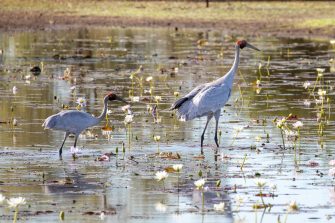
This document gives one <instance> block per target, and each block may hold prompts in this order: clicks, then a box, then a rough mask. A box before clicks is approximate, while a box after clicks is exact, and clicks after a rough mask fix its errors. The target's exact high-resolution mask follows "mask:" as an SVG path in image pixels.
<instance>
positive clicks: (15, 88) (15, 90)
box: [13, 86, 18, 94]
mask: <svg viewBox="0 0 335 223" xmlns="http://www.w3.org/2000/svg"><path fill="white" fill-rule="evenodd" d="M17 89H18V88H17V87H16V86H14V87H13V94H17Z"/></svg>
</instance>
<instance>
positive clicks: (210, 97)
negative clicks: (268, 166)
mask: <svg viewBox="0 0 335 223" xmlns="http://www.w3.org/2000/svg"><path fill="white" fill-rule="evenodd" d="M245 47H248V48H251V49H254V50H257V51H259V49H257V48H256V47H254V46H252V45H251V44H249V43H247V41H245V40H239V41H237V42H236V45H235V60H234V63H233V66H232V67H231V69H230V70H229V71H228V73H227V74H226V75H224V76H223V77H221V78H219V79H217V80H215V81H212V82H210V83H205V84H201V85H199V86H197V87H196V88H194V89H193V90H192V91H191V92H189V93H188V94H186V95H185V96H184V97H182V98H180V99H178V100H177V101H176V102H174V103H173V104H172V106H171V108H170V109H171V110H177V116H178V118H179V119H180V120H181V121H188V120H192V119H194V118H199V117H203V116H207V122H206V125H205V128H204V131H203V132H202V135H201V153H203V150H202V147H203V142H204V135H205V132H206V129H207V125H208V123H209V121H210V120H211V119H212V118H213V117H214V118H215V122H216V125H215V136H214V140H215V144H216V146H217V147H219V143H218V137H217V131H218V124H219V118H220V113H221V108H222V107H223V106H225V104H226V103H227V101H228V100H229V98H230V95H231V90H232V86H233V82H234V76H235V74H236V72H237V68H238V64H239V62H240V50H241V49H243V48H245Z"/></svg>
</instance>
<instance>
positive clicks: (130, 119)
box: [124, 115, 134, 125]
mask: <svg viewBox="0 0 335 223" xmlns="http://www.w3.org/2000/svg"><path fill="white" fill-rule="evenodd" d="M133 117H134V116H133V115H126V117H125V118H124V124H126V125H128V124H130V123H132V122H133Z"/></svg>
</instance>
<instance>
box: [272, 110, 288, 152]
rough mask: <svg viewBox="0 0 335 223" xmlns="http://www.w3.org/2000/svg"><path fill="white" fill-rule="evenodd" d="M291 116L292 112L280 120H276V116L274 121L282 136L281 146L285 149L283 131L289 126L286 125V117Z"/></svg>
mask: <svg viewBox="0 0 335 223" xmlns="http://www.w3.org/2000/svg"><path fill="white" fill-rule="evenodd" d="M291 116H292V114H289V115H288V116H287V117H284V118H282V119H280V120H278V119H277V118H275V120H274V123H276V126H277V128H279V129H280V134H281V138H282V142H283V148H284V149H285V139H284V132H285V130H289V128H288V127H287V122H286V121H287V119H289V118H290V117H291Z"/></svg>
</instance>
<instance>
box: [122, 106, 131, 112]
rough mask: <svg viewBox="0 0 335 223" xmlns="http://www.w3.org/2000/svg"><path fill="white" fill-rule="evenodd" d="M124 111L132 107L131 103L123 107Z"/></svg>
mask: <svg viewBox="0 0 335 223" xmlns="http://www.w3.org/2000/svg"><path fill="white" fill-rule="evenodd" d="M121 109H122V111H124V112H125V111H127V110H128V109H130V105H125V106H122V107H121Z"/></svg>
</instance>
